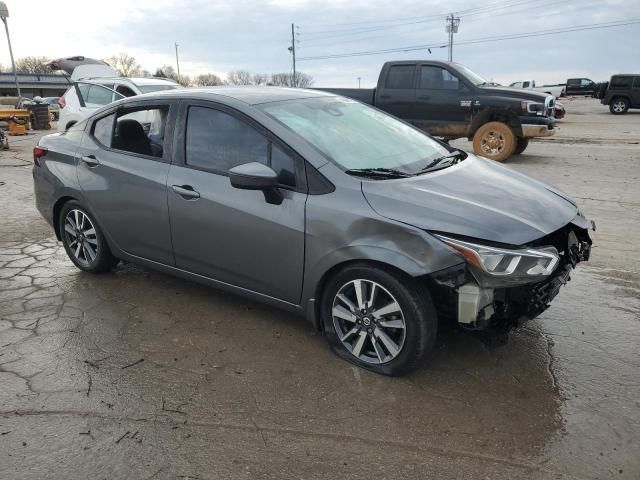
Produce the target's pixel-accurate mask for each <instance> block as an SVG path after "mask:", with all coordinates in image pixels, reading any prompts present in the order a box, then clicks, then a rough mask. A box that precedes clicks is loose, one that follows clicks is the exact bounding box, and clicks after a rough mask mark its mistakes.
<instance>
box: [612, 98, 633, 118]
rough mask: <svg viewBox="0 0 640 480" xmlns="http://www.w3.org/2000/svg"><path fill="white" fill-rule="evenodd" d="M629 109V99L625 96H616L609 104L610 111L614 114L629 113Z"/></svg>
mask: <svg viewBox="0 0 640 480" xmlns="http://www.w3.org/2000/svg"><path fill="white" fill-rule="evenodd" d="M628 110H629V100H627V99H626V98H623V97H616V98H614V99H613V100H611V103H610V104H609V111H610V112H611V113H613V114H614V115H621V114H623V113H627V111H628Z"/></svg>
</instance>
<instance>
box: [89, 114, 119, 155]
mask: <svg viewBox="0 0 640 480" xmlns="http://www.w3.org/2000/svg"><path fill="white" fill-rule="evenodd" d="M115 117H116V114H115V113H112V114H111V115H107V116H106V117H102V118H101V119H99V120H97V121H96V122H95V123H94V124H93V136H94V137H95V139H96V140H97V141H98V142H100V143H101V144H102V145H104V146H105V147H111V136H112V135H113V119H114V118H115Z"/></svg>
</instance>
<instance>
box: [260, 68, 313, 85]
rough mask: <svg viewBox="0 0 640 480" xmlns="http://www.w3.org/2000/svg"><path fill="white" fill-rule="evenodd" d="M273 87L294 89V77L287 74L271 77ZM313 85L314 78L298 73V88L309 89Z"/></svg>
mask: <svg viewBox="0 0 640 480" xmlns="http://www.w3.org/2000/svg"><path fill="white" fill-rule="evenodd" d="M270 83H271V84H272V85H275V86H276V87H293V86H294V85H293V75H292V74H290V73H286V72H281V73H274V74H273V75H271V82H270ZM311 85H313V77H312V76H311V75H309V74H307V73H303V72H296V84H295V86H296V87H298V88H307V87H310V86H311Z"/></svg>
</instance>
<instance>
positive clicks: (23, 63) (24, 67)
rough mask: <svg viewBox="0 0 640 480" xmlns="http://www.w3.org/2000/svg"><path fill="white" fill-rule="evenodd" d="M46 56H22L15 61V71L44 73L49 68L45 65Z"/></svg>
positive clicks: (48, 70) (46, 61)
mask: <svg viewBox="0 0 640 480" xmlns="http://www.w3.org/2000/svg"><path fill="white" fill-rule="evenodd" d="M48 62H49V60H48V59H47V57H22V58H19V59H18V60H17V61H16V72H21V73H46V72H50V71H51V69H50V68H49V67H48V66H47V63H48Z"/></svg>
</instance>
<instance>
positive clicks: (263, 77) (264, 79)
mask: <svg viewBox="0 0 640 480" xmlns="http://www.w3.org/2000/svg"><path fill="white" fill-rule="evenodd" d="M251 80H252V82H253V85H267V84H268V83H269V75H267V74H266V73H254V74H253V76H252V77H251Z"/></svg>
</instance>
